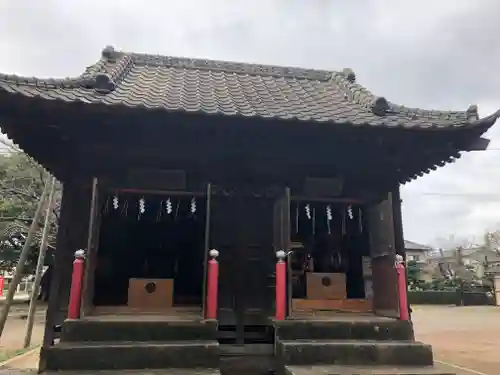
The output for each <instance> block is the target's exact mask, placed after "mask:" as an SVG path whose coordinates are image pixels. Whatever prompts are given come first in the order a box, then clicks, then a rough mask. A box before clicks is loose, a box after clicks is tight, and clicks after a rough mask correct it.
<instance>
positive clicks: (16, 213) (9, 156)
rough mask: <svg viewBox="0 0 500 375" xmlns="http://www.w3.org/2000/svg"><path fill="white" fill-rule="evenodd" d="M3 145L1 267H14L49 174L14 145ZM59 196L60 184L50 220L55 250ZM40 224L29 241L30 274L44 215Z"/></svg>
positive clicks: (0, 172) (0, 168)
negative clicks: (31, 241)
mask: <svg viewBox="0 0 500 375" xmlns="http://www.w3.org/2000/svg"><path fill="white" fill-rule="evenodd" d="M2 143H4V142H2ZM4 147H5V148H4V150H6V151H4V152H3V153H2V154H0V270H11V269H12V268H13V267H15V265H16V263H17V261H18V259H19V255H20V252H21V249H22V247H23V244H24V240H25V239H26V236H27V233H28V229H29V226H30V224H31V222H32V220H33V216H34V213H35V210H36V207H37V204H38V202H39V199H40V196H41V194H42V191H43V187H44V184H45V182H46V181H45V180H46V179H47V177H48V173H47V172H46V171H45V170H44V169H43V167H41V166H40V165H39V164H37V163H36V162H35V161H34V160H33V159H32V158H30V157H29V156H28V155H26V154H25V153H23V152H22V151H20V150H18V149H16V148H15V147H14V146H12V145H9V144H5V143H4ZM60 195H61V189H60V186H59V185H58V189H57V193H56V205H55V208H54V212H53V215H51V222H50V235H49V249H50V248H52V249H53V246H54V240H55V234H56V232H57V221H58V215H59V201H60ZM38 224H39V230H38V232H37V233H36V235H35V237H34V241H33V243H32V244H30V249H31V251H30V254H29V258H28V264H27V265H26V267H25V272H26V273H31V272H32V271H33V270H34V268H35V266H36V259H37V257H38V249H39V244H40V238H41V229H42V226H43V217H41V218H40V220H39V223H38ZM50 258H51V257H50V256H49V257H47V260H48V261H50Z"/></svg>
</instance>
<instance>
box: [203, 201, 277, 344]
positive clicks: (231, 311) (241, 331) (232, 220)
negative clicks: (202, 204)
mask: <svg viewBox="0 0 500 375" xmlns="http://www.w3.org/2000/svg"><path fill="white" fill-rule="evenodd" d="M274 202H275V198H274V199H273V198H270V197H240V196H234V197H233V196H214V197H213V198H212V202H211V213H210V227H211V230H210V243H211V247H213V248H216V249H217V250H219V264H220V274H219V303H218V306H219V311H218V321H219V327H220V333H221V335H222V338H223V339H226V340H228V341H233V340H234V341H236V343H238V344H243V343H249V341H252V337H253V338H254V339H255V338H257V337H260V339H262V338H263V336H265V335H266V332H267V333H268V328H269V327H270V319H269V317H272V316H273V315H274V295H275V278H274V270H275V250H274V247H273V240H274V232H273V207H274Z"/></svg>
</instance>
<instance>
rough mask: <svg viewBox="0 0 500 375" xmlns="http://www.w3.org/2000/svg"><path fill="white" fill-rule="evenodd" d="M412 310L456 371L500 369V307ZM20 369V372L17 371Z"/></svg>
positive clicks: (25, 362)
mask: <svg viewBox="0 0 500 375" xmlns="http://www.w3.org/2000/svg"><path fill="white" fill-rule="evenodd" d="M413 310H414V313H413V321H414V324H415V333H416V338H417V340H420V341H423V342H425V343H429V344H431V345H432V346H433V349H434V354H435V359H436V360H438V361H441V362H447V363H452V364H454V365H456V366H460V367H463V368H465V369H459V368H456V367H455V368H453V369H452V370H453V371H454V372H456V373H457V375H483V374H484V375H497V374H498V373H499V371H498V368H500V355H499V354H498V348H500V308H495V307H441V306H440V307H433V306H415V307H413ZM26 312H27V305H26V306H22V305H17V306H14V307H13V309H12V312H11V316H10V317H9V320H8V322H7V325H6V328H5V331H4V334H3V335H2V336H3V337H2V338H1V340H0V349H18V348H19V347H22V341H23V337H24V329H25V323H26V320H25V319H23V317H25V316H26ZM35 320H36V324H35V328H34V331H33V344H38V343H40V342H41V340H42V334H43V321H44V311H43V309H40V310H39V312H38V314H37V318H36V319H35ZM37 362H38V353H37V352H34V353H32V354H30V355H27V356H24V357H22V358H19V360H16V361H14V362H11V363H10V364H9V366H8V367H10V369H5V370H0V375H17V374H26V371H27V369H29V368H33V367H36V365H37ZM446 367H447V368H448V369H449V367H448V366H446ZM14 369H16V370H14ZM17 369H19V371H21V372H16V371H17ZM467 369H471V370H472V372H471V371H468V370H467Z"/></svg>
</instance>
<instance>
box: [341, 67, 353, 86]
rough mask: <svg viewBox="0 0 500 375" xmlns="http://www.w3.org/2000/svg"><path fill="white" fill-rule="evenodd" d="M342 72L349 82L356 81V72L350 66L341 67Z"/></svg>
mask: <svg viewBox="0 0 500 375" xmlns="http://www.w3.org/2000/svg"><path fill="white" fill-rule="evenodd" d="M342 74H343V75H344V76H345V78H346V79H347V80H348V81H349V82H350V83H355V82H356V73H354V71H353V70H352V69H350V68H344V69H342Z"/></svg>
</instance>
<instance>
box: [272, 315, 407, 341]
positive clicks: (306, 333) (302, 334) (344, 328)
mask: <svg viewBox="0 0 500 375" xmlns="http://www.w3.org/2000/svg"><path fill="white" fill-rule="evenodd" d="M275 332H276V336H277V337H278V338H280V339H283V340H306V339H310V340H321V339H324V340H413V328H412V324H411V323H410V322H408V321H401V320H395V319H380V320H378V321H377V320H369V319H367V320H364V321H363V320H361V321H360V320H359V319H352V320H349V319H346V320H340V321H328V320H325V321H321V320H314V321H311V320H309V321H308V320H285V321H282V322H275Z"/></svg>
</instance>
